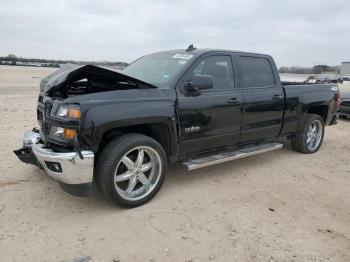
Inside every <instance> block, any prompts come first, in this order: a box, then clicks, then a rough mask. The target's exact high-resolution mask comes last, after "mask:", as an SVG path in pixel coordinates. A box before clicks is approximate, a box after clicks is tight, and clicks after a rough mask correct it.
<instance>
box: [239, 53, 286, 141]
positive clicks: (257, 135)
mask: <svg viewBox="0 0 350 262" xmlns="http://www.w3.org/2000/svg"><path fill="white" fill-rule="evenodd" d="M238 67H239V79H240V89H241V90H242V94H243V119H242V133H241V142H243V143H245V142H250V141H254V140H261V139H268V138H273V137H276V136H278V134H279V132H280V130H281V127H282V120H283V110H284V92H283V88H282V86H281V83H280V81H278V78H277V76H275V75H274V73H273V72H277V69H276V68H275V64H274V62H273V61H272V58H271V57H268V56H259V55H257V56H255V55H254V56H250V55H238Z"/></svg>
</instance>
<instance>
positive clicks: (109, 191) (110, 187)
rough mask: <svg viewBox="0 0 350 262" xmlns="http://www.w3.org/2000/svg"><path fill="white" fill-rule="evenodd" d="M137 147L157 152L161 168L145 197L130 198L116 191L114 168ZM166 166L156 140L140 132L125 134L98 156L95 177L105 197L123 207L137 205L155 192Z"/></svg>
mask: <svg viewBox="0 0 350 262" xmlns="http://www.w3.org/2000/svg"><path fill="white" fill-rule="evenodd" d="M137 147H146V148H151V149H153V150H154V151H155V152H156V153H158V155H157V156H159V157H158V158H157V159H159V160H160V162H161V163H158V162H157V163H158V165H157V166H158V168H161V170H160V171H159V169H158V171H159V172H158V171H157V174H158V175H157V176H160V177H159V178H158V179H157V180H156V181H157V182H155V184H154V185H153V187H152V190H151V191H150V192H149V193H148V194H147V195H146V196H145V197H143V198H141V199H136V200H130V199H126V198H125V197H123V196H122V194H120V192H119V193H118V190H117V188H116V187H117V186H115V172H116V169H117V168H119V165H120V163H122V162H121V161H122V158H123V157H124V156H125V155H126V154H127V153H128V152H130V150H133V149H134V148H137ZM135 163H136V162H135ZM166 167H167V158H166V154H165V151H164V149H163V147H162V146H161V145H160V144H159V143H158V142H157V141H156V140H154V139H152V138H150V137H148V136H144V135H141V134H125V135H121V136H119V137H117V138H116V139H113V140H112V141H110V142H109V143H108V144H107V145H106V146H105V147H104V149H103V150H102V152H101V153H100V155H99V156H98V159H97V164H96V179H97V182H98V184H99V186H100V188H101V190H102V192H103V193H104V195H105V196H106V197H107V198H109V199H111V200H112V201H114V202H115V203H117V204H119V205H121V206H123V207H129V208H130V207H137V206H140V205H143V204H145V203H146V202H148V201H149V200H151V199H152V198H153V197H154V196H155V195H156V194H157V192H158V191H159V189H160V188H161V186H162V184H163V181H164V179H165V174H166ZM152 168H153V167H152ZM123 182H126V181H123ZM128 183H130V181H128ZM137 183H139V182H137ZM119 191H120V190H119ZM125 192H126V191H125Z"/></svg>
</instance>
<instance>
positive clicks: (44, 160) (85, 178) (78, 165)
mask: <svg viewBox="0 0 350 262" xmlns="http://www.w3.org/2000/svg"><path fill="white" fill-rule="evenodd" d="M39 141H40V134H39V133H36V132H33V131H27V132H26V133H25V134H24V137H23V147H24V148H28V147H30V148H31V151H32V152H33V154H34V156H35V158H36V159H37V161H38V162H39V163H40V164H41V166H42V167H43V168H44V170H45V172H46V173H47V174H48V175H49V176H50V177H52V178H53V179H54V180H57V181H59V182H61V183H64V184H70V185H77V184H86V183H92V181H93V171H94V153H93V152H92V151H81V153H82V155H83V157H84V158H83V159H81V158H80V157H79V155H78V153H76V152H67V153H57V152H54V151H53V150H52V149H50V148H47V147H45V145H44V144H42V143H40V142H39ZM50 163H59V164H60V167H61V170H60V172H54V171H53V170H51V169H50V168H49V166H48V165H49V164H50Z"/></svg>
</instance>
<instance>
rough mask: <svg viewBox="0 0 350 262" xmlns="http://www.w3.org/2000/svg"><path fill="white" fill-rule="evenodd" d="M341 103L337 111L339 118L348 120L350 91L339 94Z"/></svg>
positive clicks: (349, 114)
mask: <svg viewBox="0 0 350 262" xmlns="http://www.w3.org/2000/svg"><path fill="white" fill-rule="evenodd" d="M340 98H341V103H340V108H339V111H338V115H339V117H340V118H344V119H345V118H349V117H350V90H349V91H344V92H341V94H340Z"/></svg>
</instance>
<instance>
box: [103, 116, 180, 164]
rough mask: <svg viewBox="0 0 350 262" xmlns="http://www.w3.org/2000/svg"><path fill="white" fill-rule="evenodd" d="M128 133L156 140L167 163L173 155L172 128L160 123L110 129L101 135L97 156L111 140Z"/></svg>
mask: <svg viewBox="0 0 350 262" xmlns="http://www.w3.org/2000/svg"><path fill="white" fill-rule="evenodd" d="M130 133H137V134H142V135H145V136H148V137H150V138H153V139H154V140H156V141H157V142H158V143H159V144H161V145H162V147H163V148H164V151H165V153H166V156H167V158H168V161H169V158H171V156H172V155H173V154H174V150H175V149H174V145H173V141H174V139H175V138H174V137H172V136H174V134H173V131H172V128H171V127H169V125H168V124H166V123H162V122H155V123H145V124H135V125H129V126H122V127H114V128H110V129H108V130H106V131H105V132H104V133H103V135H102V137H101V139H100V143H99V145H98V149H97V154H98V152H100V151H101V150H102V149H103V148H104V147H105V146H106V145H107V144H108V143H109V142H110V141H111V140H113V139H115V138H117V137H119V136H121V135H123V134H130Z"/></svg>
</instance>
